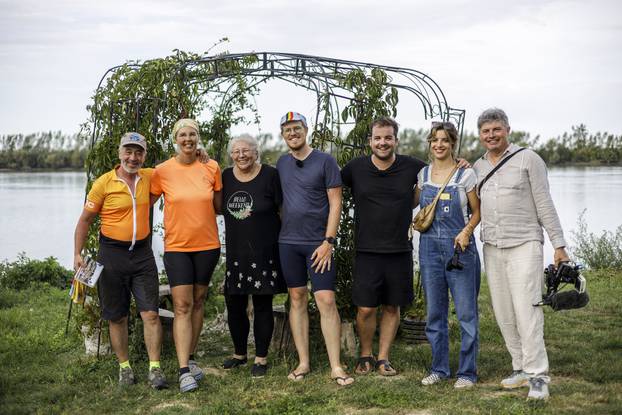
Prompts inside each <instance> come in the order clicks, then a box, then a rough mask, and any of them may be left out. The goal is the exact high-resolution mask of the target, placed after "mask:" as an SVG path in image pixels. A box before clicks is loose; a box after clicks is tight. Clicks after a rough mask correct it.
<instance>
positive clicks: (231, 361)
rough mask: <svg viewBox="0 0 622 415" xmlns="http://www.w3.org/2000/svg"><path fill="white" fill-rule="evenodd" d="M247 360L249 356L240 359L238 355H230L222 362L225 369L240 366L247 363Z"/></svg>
mask: <svg viewBox="0 0 622 415" xmlns="http://www.w3.org/2000/svg"><path fill="white" fill-rule="evenodd" d="M246 362H248V358H246V357H245V358H244V359H238V358H237V357H230V358H228V359H225V361H224V362H222V368H223V369H227V370H229V369H235V368H236V367H238V366H242V365H245V364H246Z"/></svg>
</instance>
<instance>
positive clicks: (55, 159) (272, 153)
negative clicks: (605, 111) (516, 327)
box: [0, 124, 622, 170]
mask: <svg viewBox="0 0 622 415" xmlns="http://www.w3.org/2000/svg"><path fill="white" fill-rule="evenodd" d="M427 134H428V130H424V129H418V130H415V129H408V128H406V129H404V130H403V131H402V132H401V133H400V147H399V148H400V153H402V154H408V155H413V156H416V157H419V158H420V159H422V160H427V159H428V144H427V142H426V137H427ZM257 138H258V141H259V143H260V145H261V149H262V153H263V154H262V160H263V162H264V163H269V164H274V163H276V160H277V159H278V157H279V156H280V155H281V154H284V153H285V152H286V148H285V146H284V145H283V143H282V142H281V140H279V139H275V138H274V137H273V136H272V134H261V135H260V136H258V137H257ZM510 141H511V142H513V143H515V144H517V145H520V146H526V147H529V148H531V149H533V150H535V151H536V152H537V153H538V154H539V155H540V157H542V158H543V159H544V161H545V162H546V163H547V164H548V165H549V166H560V165H577V164H593V165H622V135H614V134H609V133H606V132H605V133H601V132H597V133H590V132H589V131H588V129H587V127H586V126H585V125H583V124H581V125H578V126H574V127H572V129H571V132H570V133H568V132H566V133H564V134H562V135H561V136H558V137H556V138H551V139H549V140H547V141H545V142H541V140H540V137H539V136H536V137H531V135H530V134H529V133H527V132H524V131H513V132H512V133H511V135H510ZM85 143H86V141H85V140H84V139H83V138H82V137H81V136H80V135H79V134H73V135H68V134H63V133H62V132H60V131H57V132H41V133H35V134H29V135H24V134H13V135H3V136H0V169H10V170H28V169H82V168H84V161H85V159H86V155H87V152H88V150H87V148H86V144H85ZM482 154H483V149H482V147H481V146H480V144H479V137H478V136H477V135H476V134H474V133H472V132H467V133H465V134H464V137H463V139H462V143H461V145H460V157H463V158H465V159H467V160H469V161H471V162H474V161H475V160H476V159H477V158H478V157H479V156H481V155H482Z"/></svg>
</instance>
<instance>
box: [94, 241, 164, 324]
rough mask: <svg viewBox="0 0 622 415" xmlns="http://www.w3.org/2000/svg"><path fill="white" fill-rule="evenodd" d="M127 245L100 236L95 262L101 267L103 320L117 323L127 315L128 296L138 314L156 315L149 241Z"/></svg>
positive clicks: (99, 287)
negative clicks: (130, 248)
mask: <svg viewBox="0 0 622 415" xmlns="http://www.w3.org/2000/svg"><path fill="white" fill-rule="evenodd" d="M129 247H130V243H128V242H122V241H115V240H114V239H110V238H106V237H105V236H103V235H102V236H100V239H99V253H98V256H97V261H98V262H99V263H100V264H102V265H103V266H104V270H103V271H102V275H101V276H100V278H99V280H98V281H97V292H98V295H99V303H100V305H101V308H102V318H103V319H104V320H112V321H115V320H118V319H120V318H122V317H126V316H127V315H128V314H129V312H130V300H131V294H134V300H135V301H136V308H137V309H138V311H156V312H157V311H158V295H159V294H158V287H159V285H160V284H159V282H158V268H157V267H156V263H155V258H154V257H153V251H152V250H151V246H150V245H149V238H146V239H143V240H142V241H136V244H135V245H134V248H133V249H132V250H131V251H130V250H129Z"/></svg>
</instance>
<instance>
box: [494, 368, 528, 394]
mask: <svg viewBox="0 0 622 415" xmlns="http://www.w3.org/2000/svg"><path fill="white" fill-rule="evenodd" d="M528 384H529V376H527V374H526V373H525V372H523V371H522V370H515V371H513V372H512V374H511V375H510V376H509V377H507V378H505V379H503V380H502V381H501V386H502V387H503V388H505V389H515V388H520V387H522V386H527V385H528Z"/></svg>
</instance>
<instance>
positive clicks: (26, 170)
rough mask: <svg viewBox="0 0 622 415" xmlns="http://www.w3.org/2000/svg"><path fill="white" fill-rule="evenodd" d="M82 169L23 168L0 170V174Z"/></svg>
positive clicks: (78, 170) (75, 170) (81, 170)
mask: <svg viewBox="0 0 622 415" xmlns="http://www.w3.org/2000/svg"><path fill="white" fill-rule="evenodd" d="M85 171H86V170H84V169H74V168H71V167H62V168H58V169H49V168H33V167H29V168H25V169H0V173H55V172H85Z"/></svg>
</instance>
